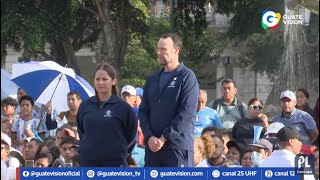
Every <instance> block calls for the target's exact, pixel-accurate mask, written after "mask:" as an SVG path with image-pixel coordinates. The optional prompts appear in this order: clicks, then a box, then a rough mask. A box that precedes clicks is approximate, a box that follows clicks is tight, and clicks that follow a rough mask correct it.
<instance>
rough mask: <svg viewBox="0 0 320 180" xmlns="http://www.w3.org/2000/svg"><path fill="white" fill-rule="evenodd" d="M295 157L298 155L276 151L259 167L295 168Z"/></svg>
mask: <svg viewBox="0 0 320 180" xmlns="http://www.w3.org/2000/svg"><path fill="white" fill-rule="evenodd" d="M295 157H296V155H295V154H293V152H291V151H289V150H286V149H283V150H275V151H273V152H272V154H271V155H270V156H269V157H267V158H266V159H265V160H264V161H262V163H261V164H260V166H259V167H294V159H295Z"/></svg>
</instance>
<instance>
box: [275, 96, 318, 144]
mask: <svg viewBox="0 0 320 180" xmlns="http://www.w3.org/2000/svg"><path fill="white" fill-rule="evenodd" d="M280 101H281V109H282V112H281V114H279V115H277V116H276V117H274V118H273V120H272V122H280V123H282V124H284V125H285V127H292V128H293V129H296V130H298V131H299V134H300V135H301V136H303V137H309V138H308V139H306V140H304V141H303V142H302V143H303V144H312V143H313V142H314V141H315V140H316V139H317V137H318V135H319V132H318V129H317V126H316V123H315V121H314V119H313V117H312V116H310V114H308V113H306V112H304V111H301V110H299V109H296V108H295V106H296V95H295V94H294V93H293V92H292V91H284V92H282V93H281V95H280Z"/></svg>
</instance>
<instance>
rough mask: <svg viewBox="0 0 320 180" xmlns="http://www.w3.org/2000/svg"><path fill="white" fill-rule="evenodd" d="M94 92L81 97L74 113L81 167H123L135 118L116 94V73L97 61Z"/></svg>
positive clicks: (132, 142) (131, 144) (132, 143)
mask: <svg viewBox="0 0 320 180" xmlns="http://www.w3.org/2000/svg"><path fill="white" fill-rule="evenodd" d="M94 85H95V96H93V97H90V98H89V99H87V100H85V101H83V102H82V103H81V105H80V107H79V109H78V113H77V118H76V119H77V126H78V133H79V137H80V145H79V150H80V152H81V153H80V166H81V167H127V166H128V163H127V157H128V156H129V154H130V153H131V152H132V150H133V148H134V146H135V140H136V134H137V126H138V119H137V116H136V114H135V112H134V110H133V109H132V107H131V106H130V105H129V104H128V103H126V102H125V101H123V100H122V99H121V98H120V97H118V96H117V83H116V73H115V70H114V68H113V67H112V66H111V65H109V64H102V65H99V66H98V67H97V69H96V71H95V76H94Z"/></svg>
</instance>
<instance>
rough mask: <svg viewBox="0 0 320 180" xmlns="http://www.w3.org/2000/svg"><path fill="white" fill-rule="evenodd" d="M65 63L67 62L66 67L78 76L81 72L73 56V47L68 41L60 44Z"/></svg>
mask: <svg viewBox="0 0 320 180" xmlns="http://www.w3.org/2000/svg"><path fill="white" fill-rule="evenodd" d="M62 45H63V49H64V53H65V57H66V61H67V63H66V64H67V67H69V68H72V69H73V70H74V71H75V72H76V74H78V75H79V76H80V74H81V72H80V69H79V65H78V60H77V58H76V55H75V53H76V52H75V51H74V49H73V46H72V44H71V42H70V41H69V40H65V41H63V42H62Z"/></svg>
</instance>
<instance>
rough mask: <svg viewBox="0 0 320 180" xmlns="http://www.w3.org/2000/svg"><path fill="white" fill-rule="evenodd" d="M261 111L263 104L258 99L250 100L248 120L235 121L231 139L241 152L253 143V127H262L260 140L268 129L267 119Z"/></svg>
mask: <svg viewBox="0 0 320 180" xmlns="http://www.w3.org/2000/svg"><path fill="white" fill-rule="evenodd" d="M262 109H263V102H262V101H261V100H260V99H258V98H252V99H251V100H250V101H249V103H248V112H249V113H248V118H245V119H241V120H239V121H237V122H236V123H235V125H234V127H233V128H232V138H233V139H234V140H235V141H237V142H238V145H239V146H240V148H241V149H242V150H246V148H247V147H248V144H251V143H253V138H254V126H262V127H263V130H262V133H261V135H260V138H262V137H263V135H264V133H265V132H266V131H267V129H268V127H269V123H268V117H267V116H266V115H265V114H263V113H262ZM260 138H259V139H260Z"/></svg>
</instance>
